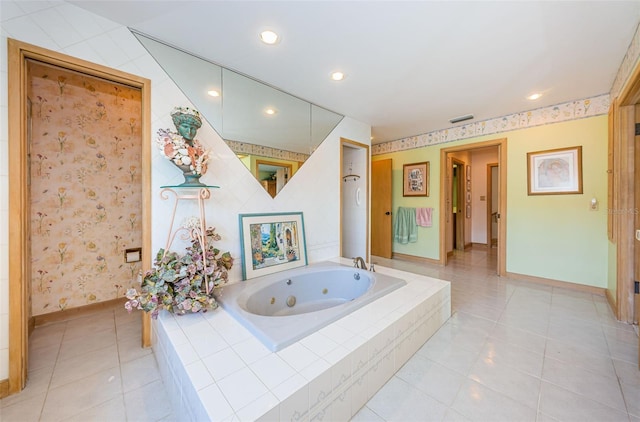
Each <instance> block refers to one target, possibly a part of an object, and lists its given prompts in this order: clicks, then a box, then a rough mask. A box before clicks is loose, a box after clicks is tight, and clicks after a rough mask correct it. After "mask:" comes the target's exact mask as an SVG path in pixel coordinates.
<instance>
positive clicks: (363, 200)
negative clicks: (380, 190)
mask: <svg viewBox="0 0 640 422" xmlns="http://www.w3.org/2000/svg"><path fill="white" fill-rule="evenodd" d="M368 161H369V157H368V156H367V151H366V150H365V149H355V148H350V147H344V148H343V157H342V165H343V167H344V168H343V169H342V173H343V174H344V175H346V174H357V175H359V176H360V178H359V179H357V180H355V181H354V180H353V179H349V180H348V181H346V182H344V181H343V182H342V256H344V257H346V258H352V257H356V256H360V257H362V258H364V259H365V261H366V260H367V229H368V225H367V221H368V220H367V217H368V214H369V213H368V209H367V162H368ZM350 166H351V170H350V169H349V167H350ZM358 189H360V203H359V204H358V203H357V201H356V191H357V190H358Z"/></svg>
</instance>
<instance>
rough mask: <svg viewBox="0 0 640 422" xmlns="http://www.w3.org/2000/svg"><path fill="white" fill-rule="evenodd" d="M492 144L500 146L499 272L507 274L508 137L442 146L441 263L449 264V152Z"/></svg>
mask: <svg viewBox="0 0 640 422" xmlns="http://www.w3.org/2000/svg"><path fill="white" fill-rule="evenodd" d="M490 146H497V147H498V166H499V169H500V176H499V177H500V185H499V186H500V187H499V189H500V195H499V199H498V201H499V205H498V210H499V211H498V212H499V214H500V219H499V220H498V255H497V259H498V263H497V274H498V275H499V276H506V275H507V265H506V255H507V138H500V139H493V140H489V141H484V142H476V143H471V144H463V145H459V146H455V147H449V148H442V149H441V150H440V260H439V262H440V265H443V266H444V265H447V239H446V224H447V220H446V213H447V200H446V198H447V196H446V195H447V188H448V186H449V177H448V168H447V158H448V154H449V153H452V152H457V151H467V150H474V149H478V148H485V147H490Z"/></svg>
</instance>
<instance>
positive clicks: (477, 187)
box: [471, 147, 498, 244]
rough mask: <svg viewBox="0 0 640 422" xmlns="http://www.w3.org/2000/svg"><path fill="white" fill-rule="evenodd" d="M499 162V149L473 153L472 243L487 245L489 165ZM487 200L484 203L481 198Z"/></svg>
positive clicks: (474, 151)
mask: <svg viewBox="0 0 640 422" xmlns="http://www.w3.org/2000/svg"><path fill="white" fill-rule="evenodd" d="M497 162H498V148H497V147H495V148H490V149H480V150H473V151H472V152H471V242H472V243H483V244H486V243H487V199H488V198H487V164H489V163H497ZM481 196H483V197H484V198H485V200H484V201H482V200H480V197H481Z"/></svg>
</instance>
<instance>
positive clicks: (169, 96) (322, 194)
mask: <svg viewBox="0 0 640 422" xmlns="http://www.w3.org/2000/svg"><path fill="white" fill-rule="evenodd" d="M0 8H1V9H0V19H1V25H2V26H1V39H0V57H1V59H0V78H1V79H0V90H1V92H0V380H3V379H6V378H8V367H9V357H8V347H9V341H10V339H9V336H8V312H9V304H8V291H9V289H8V161H7V154H8V131H7V87H8V85H7V83H8V81H7V61H6V58H7V38H14V39H17V40H19V41H23V42H27V43H30V44H34V45H37V46H40V47H44V48H48V49H50V50H53V51H57V52H61V53H64V54H68V55H70V56H74V57H78V58H81V59H84V60H88V61H91V62H95V63H98V64H101V65H105V66H109V67H112V68H116V69H119V70H122V71H125V72H129V73H132V74H136V75H139V76H143V77H146V78H149V79H151V81H152V93H151V100H152V104H151V112H152V133H153V134H154V135H155V133H156V132H157V130H158V129H159V128H168V127H173V123H172V122H171V118H170V116H169V112H170V111H171V109H172V108H173V107H174V106H176V105H191V104H190V103H189V102H188V101H187V99H186V98H185V97H184V95H183V94H182V93H181V91H180V90H179V89H178V88H177V87H176V86H175V84H174V83H173V82H172V81H171V80H170V79H169V78H168V77H167V75H166V74H165V73H164V71H163V70H162V69H161V68H160V67H159V66H158V65H157V64H156V62H155V61H154V60H153V58H152V57H151V56H150V55H149V54H148V53H147V52H146V50H145V49H144V48H143V47H142V46H141V45H140V44H139V43H138V41H137V40H136V38H135V37H134V36H133V35H131V33H130V32H129V30H128V29H127V28H126V27H124V26H121V25H119V24H116V23H114V22H111V21H109V20H106V19H104V18H101V17H99V16H97V15H94V14H91V13H89V12H86V11H85V10H83V9H81V8H78V7H76V6H73V5H71V4H68V3H64V2H59V1H51V2H12V1H4V0H3V1H2V2H0ZM370 131H371V128H370V127H369V126H368V125H366V124H364V123H361V122H358V121H355V120H353V119H350V118H345V119H344V120H343V121H342V122H341V123H340V124H339V125H338V126H337V127H336V128H335V129H334V130H333V132H332V133H331V134H329V136H328V137H327V138H326V140H325V141H324V142H323V144H322V145H321V146H320V147H319V148H318V149H317V150H316V152H315V153H314V155H313V156H312V157H311V158H310V159H309V160H308V161H307V162H306V163H305V165H304V166H303V167H302V168H301V169H300V170H299V171H298V173H296V175H295V177H294V178H293V179H292V180H291V181H290V182H289V183H288V184H287V185H286V186H285V187H284V189H283V190H282V191H281V192H280V194H279V195H278V196H277V197H276V198H275V199H272V198H271V197H270V196H269V195H268V193H267V192H266V191H265V190H264V188H262V187H261V186H260V184H259V183H258V182H257V181H256V179H255V178H254V177H253V176H252V175H251V174H250V173H249V171H248V170H247V168H246V167H245V166H244V165H243V164H242V163H241V162H240V161H239V160H238V159H237V158H236V157H235V155H234V153H233V152H232V151H231V150H230V149H229V148H228V147H227V145H226V144H225V143H224V141H223V140H222V139H221V138H220V137H219V136H218V135H217V134H216V133H215V131H214V130H213V129H212V128H211V127H209V126H208V125H203V127H202V128H200V130H199V131H198V134H197V138H198V139H200V140H201V141H202V142H203V144H205V146H206V147H207V148H210V149H211V150H212V162H211V164H210V169H209V171H208V172H207V174H206V175H205V176H204V177H203V178H202V179H201V180H202V181H203V182H205V183H208V184H212V185H218V186H220V189H215V190H213V191H212V198H211V199H210V200H209V202H208V204H207V214H206V218H207V223H208V225H210V226H214V227H216V228H217V231H218V232H219V233H220V234H221V235H222V241H221V242H220V248H221V249H222V250H229V251H230V252H231V253H232V255H233V256H234V257H235V258H237V261H236V265H235V266H234V268H233V269H232V272H231V274H230V276H231V280H232V281H237V280H240V278H241V261H240V241H239V226H238V214H240V213H256V212H283V211H302V212H303V213H304V219H305V229H306V237H307V254H308V258H309V260H310V261H311V262H315V261H320V260H324V259H327V258H332V257H336V256H338V255H339V252H340V245H339V242H340V237H339V236H340V233H339V227H340V224H339V223H340V222H339V219H340V186H339V184H340V183H341V180H340V177H339V175H340V169H339V162H340V160H339V156H340V155H339V154H340V138H341V137H344V138H348V139H352V140H354V141H357V142H360V143H364V144H369V142H370V141H369V134H370ZM153 148H154V149H153V151H152V187H153V200H152V220H153V224H152V227H153V233H152V236H153V238H152V243H153V248H152V249H153V250H152V251H146V253H149V254H152V255H153V254H155V252H156V251H157V249H158V248H160V247H164V244H165V241H166V237H167V230H168V227H167V224H168V223H167V221H166V220H167V217H168V215H169V212H170V209H171V208H170V207H171V206H172V203H171V201H169V200H167V201H165V200H162V199H161V198H160V197H159V190H160V186H161V185H165V184H175V183H180V182H181V181H182V175H181V173H180V172H179V171H178V170H177V169H176V168H175V167H174V166H173V165H172V164H171V163H169V161H167V160H166V159H164V157H162V156H161V155H160V154H159V152H158V151H157V150H156V149H155V147H153ZM318 181H322V183H318ZM179 211H180V212H179V214H180V215H178V217H177V222H181V221H182V219H183V218H184V217H186V216H191V215H195V213H196V209H195V207H190V206H184V207H182V206H181V209H180V210H179Z"/></svg>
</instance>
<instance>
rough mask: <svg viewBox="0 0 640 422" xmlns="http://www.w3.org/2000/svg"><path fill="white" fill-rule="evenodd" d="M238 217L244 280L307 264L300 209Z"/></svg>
mask: <svg viewBox="0 0 640 422" xmlns="http://www.w3.org/2000/svg"><path fill="white" fill-rule="evenodd" d="M239 218H240V242H241V243H240V244H241V249H242V279H243V280H246V279H249V278H254V277H258V276H261V275H266V274H272V273H275V272H278V271H284V270H288V269H291V268H297V267H303V266H305V265H307V247H306V243H305V236H304V219H303V216H302V213H301V212H293V213H271V214H240V217H239Z"/></svg>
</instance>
